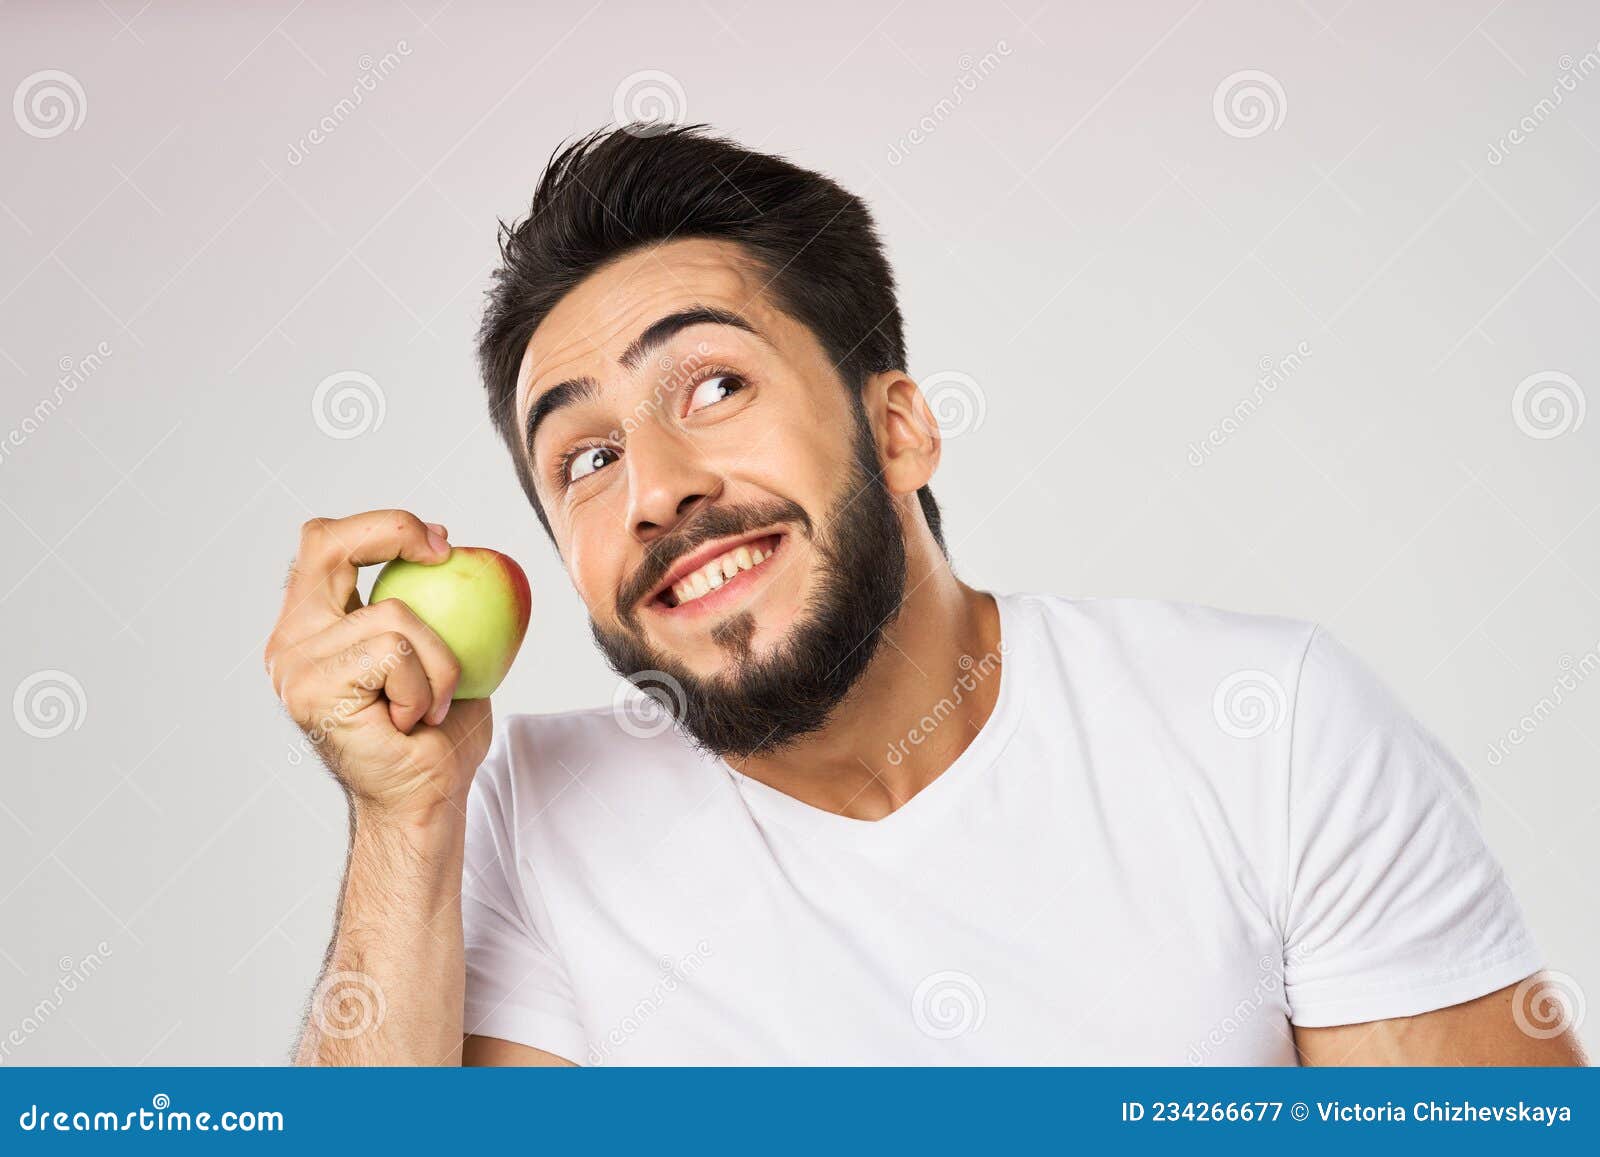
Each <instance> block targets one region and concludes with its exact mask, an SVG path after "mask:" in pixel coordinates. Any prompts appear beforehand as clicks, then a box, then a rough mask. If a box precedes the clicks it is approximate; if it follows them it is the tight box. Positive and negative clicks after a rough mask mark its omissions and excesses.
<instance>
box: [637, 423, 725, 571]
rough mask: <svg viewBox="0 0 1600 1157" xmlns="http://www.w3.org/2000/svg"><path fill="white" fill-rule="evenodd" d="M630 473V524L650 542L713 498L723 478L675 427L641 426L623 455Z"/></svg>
mask: <svg viewBox="0 0 1600 1157" xmlns="http://www.w3.org/2000/svg"><path fill="white" fill-rule="evenodd" d="M622 461H623V465H624V466H625V467H626V469H627V471H628V528H629V531H630V533H631V534H632V535H633V536H634V537H635V538H636V539H638V540H639V541H640V542H642V543H644V544H646V545H649V544H650V543H652V542H654V541H655V540H656V539H658V538H660V537H662V536H663V535H666V534H670V533H671V532H672V529H673V528H674V527H675V526H677V525H678V524H679V523H680V522H682V521H683V520H684V519H685V518H686V517H688V516H689V515H690V514H691V513H692V512H693V511H694V510H695V509H696V508H697V507H698V506H700V505H701V504H702V503H704V502H707V501H710V500H712V499H714V498H716V497H717V495H718V493H719V491H720V490H721V488H722V477H721V475H720V474H718V473H717V471H716V470H715V469H713V468H712V465H711V463H710V462H709V461H707V459H706V458H705V456H704V455H703V454H702V453H700V452H699V451H698V449H697V448H696V447H694V446H692V445H690V444H689V442H688V441H687V440H685V439H683V438H680V437H678V436H677V435H676V434H675V433H674V432H673V431H670V430H664V429H660V428H654V429H647V428H641V429H639V430H637V431H635V432H634V434H633V436H632V437H630V438H629V439H628V450H627V453H626V454H624V455H623V458H622Z"/></svg>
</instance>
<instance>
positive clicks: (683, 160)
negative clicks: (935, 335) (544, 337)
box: [478, 124, 944, 550]
mask: <svg viewBox="0 0 1600 1157" xmlns="http://www.w3.org/2000/svg"><path fill="white" fill-rule="evenodd" d="M689 237H704V238H712V239H716V240H722V241H731V242H737V243H738V244H739V245H740V246H742V247H743V248H744V250H745V251H746V252H747V254H748V256H749V257H750V259H751V260H752V261H753V262H754V264H755V265H756V267H757V268H758V269H759V270H760V271H761V272H762V273H763V274H764V275H765V277H766V278H768V279H769V281H768V285H767V289H768V290H769V291H770V292H771V293H772V295H773V298H774V300H775V302H776V303H777V305H778V307H779V308H780V309H782V310H783V311H784V312H785V313H788V314H789V315H790V316H792V317H794V318H795V319H796V320H798V321H799V322H801V323H802V324H804V325H805V326H806V327H807V328H809V329H810V330H811V331H812V332H813V333H814V334H815V335H816V337H817V339H818V341H820V342H821V344H822V347H823V349H824V350H825V351H826V352H827V354H828V356H829V357H830V358H831V359H832V360H833V363H834V365H835V366H836V367H837V368H838V370H839V373H840V376H841V377H842V378H843V379H844V383H845V386H846V387H847V388H848V389H849V390H850V392H851V397H852V398H853V399H854V401H855V404H856V408H857V418H858V420H861V421H865V409H864V407H862V405H861V388H862V387H863V386H864V385H865V384H866V381H867V378H868V377H869V376H870V375H872V374H875V373H880V372H883V371H885V370H903V369H905V366H906V347H905V336H904V332H903V329H902V325H901V321H900V306H899V304H898V303H897V302H896V300H895V293H894V274H893V273H892V272H891V271H890V268H889V262H888V260H887V259H886V258H885V257H884V253H883V246H882V243H881V242H880V241H879V240H878V235H877V232H876V230H875V229H874V228H873V224H872V215H871V214H870V213H869V212H868V211H867V207H866V205H865V204H864V203H863V202H862V201H861V199H860V198H859V197H857V196H855V195H853V194H851V193H848V192H846V191H845V190H844V189H842V188H840V187H839V186H838V185H837V184H835V183H834V182H833V181H831V180H829V179H828V178H827V177H824V176H822V175H821V174H820V173H814V172H811V171H809V170H807V169H802V168H799V167H798V166H796V165H793V164H791V163H789V162H788V161H786V160H784V159H783V158H782V157H778V156H772V155H769V154H766V153H758V152H753V151H751V150H749V149H745V148H742V147H740V146H739V145H737V144H735V143H734V142H732V141H729V140H726V139H724V138H722V137H718V136H715V135H713V134H712V133H711V132H710V131H709V130H708V129H707V126H705V125H686V126H681V127H670V128H665V129H663V128H662V127H661V126H659V125H653V124H633V125H626V126H623V127H621V128H615V129H602V130H600V131H598V132H594V133H591V134H589V135H588V136H585V137H582V138H580V139H578V140H577V141H574V142H572V143H570V144H568V145H566V146H565V147H563V148H561V149H559V150H558V151H557V152H556V153H555V154H554V155H553V156H552V157H551V159H550V163H549V165H548V166H546V168H545V171H544V175H543V177H541V178H540V181H539V187H538V189H537V190H536V191H535V192H534V194H533V204H532V206H531V207H530V209H529V210H528V216H527V217H526V218H525V219H523V220H522V221H521V222H520V223H518V224H517V225H515V226H508V225H507V224H506V223H505V222H504V221H502V222H501V223H500V235H499V243H500V260H501V265H500V268H499V269H497V270H495V272H494V275H493V279H492V284H491V286H490V289H489V292H488V299H489V302H488V306H487V308H486V309H485V310H484V315H483V325H482V327H481V328H480V329H479V331H478V364H479V368H480V370H481V372H482V374H483V381H484V385H485V386H486V387H487V389H488V391H489V413H490V416H491V417H492V418H493V419H494V424H495V427H496V428H497V429H498V430H499V431H500V437H501V438H502V439H504V441H505V443H506V445H507V447H508V448H509V449H510V450H511V458H512V461H513V462H514V463H515V464H516V468H517V477H518V479H519V480H520V481H521V483H522V488H523V490H524V491H525V492H526V493H527V495H528V500H529V501H530V502H532V503H533V508H534V510H535V511H537V512H538V515H539V521H540V522H541V523H543V524H544V528H545V532H546V533H550V520H549V519H548V518H547V517H546V516H545V512H544V508H543V507H542V506H541V505H540V503H539V498H538V495H537V493H536V492H535V490H534V483H533V477H532V474H531V473H530V471H529V469H528V465H527V462H526V461H525V451H524V450H523V447H522V433H521V431H520V430H518V429H517V421H516V391H517V370H518V368H519V367H520V365H521V363H522V355H523V352H524V350H525V349H526V348H527V344H528V341H529V339H531V338H532V336H533V332H534V330H535V329H537V328H538V326H539V323H540V322H541V321H543V320H544V319H545V317H546V316H547V315H548V314H549V313H550V311H551V310H552V309H554V308H555V306H556V303H557V302H559V301H560V300H561V299H562V298H563V297H564V296H566V294H567V293H569V292H570V291H571V290H572V289H573V288H574V287H575V286H576V285H577V284H578V283H579V282H580V281H582V280H583V279H584V278H585V277H587V276H588V275H589V274H591V273H593V272H595V271H596V270H597V269H600V268H601V267H602V266H604V265H606V264H608V263H610V262H612V261H614V260H616V259H618V258H620V257H622V256H624V255H626V254H628V253H630V252H632V251H633V250H636V249H639V248H641V247H643V246H645V245H650V244H659V243H662V242H666V241H669V240H676V239H682V238H689ZM917 498H918V500H919V501H920V503H921V504H922V511H923V515H924V516H925V517H926V518H927V520H928V527H929V529H931V530H932V531H933V537H934V539H935V541H937V542H938V543H939V547H940V549H941V550H943V549H944V536H943V532H942V530H941V525H940V518H939V506H938V504H937V503H936V502H935V501H934V499H933V494H932V493H931V492H930V491H929V489H928V488H927V487H926V486H924V487H922V488H921V489H920V490H918V491H917Z"/></svg>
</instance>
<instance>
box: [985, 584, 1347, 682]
mask: <svg viewBox="0 0 1600 1157" xmlns="http://www.w3.org/2000/svg"><path fill="white" fill-rule="evenodd" d="M999 597H1000V598H1002V599H1004V600H1006V601H1007V603H1009V606H1010V609H1011V611H1012V615H1013V618H1014V620H1015V621H1016V622H1018V623H1019V624H1021V627H1022V633H1023V634H1024V635H1025V636H1027V637H1029V638H1037V639H1040V640H1042V641H1043V642H1045V644H1046V649H1047V650H1048V651H1050V652H1054V653H1056V654H1058V655H1060V656H1061V657H1062V658H1063V660H1065V661H1066V662H1067V663H1068V664H1069V665H1071V666H1076V667H1079V668H1081V667H1082V666H1083V665H1084V664H1086V663H1090V662H1093V663H1096V664H1099V665H1103V666H1110V667H1115V668H1117V669H1118V670H1120V671H1121V672H1122V673H1123V674H1125V675H1126V676H1128V677H1130V678H1134V679H1135V681H1136V682H1140V683H1143V682H1146V681H1148V680H1154V681H1157V682H1161V683H1171V682H1174V681H1176V682H1180V683H1184V684H1187V683H1188V682H1189V681H1190V680H1193V679H1195V678H1201V679H1202V681H1203V680H1204V679H1206V678H1212V679H1213V681H1215V680H1220V679H1222V678H1225V677H1227V676H1229V675H1231V674H1233V673H1236V672H1242V671H1252V670H1255V671H1263V672H1268V673H1270V674H1272V675H1273V676H1274V678H1277V679H1279V680H1288V682H1287V683H1285V687H1286V689H1288V688H1290V687H1292V684H1293V683H1294V681H1295V680H1296V678H1297V674H1298V671H1299V669H1300V667H1301V664H1302V663H1303V662H1304V660H1305V656H1306V653H1307V651H1308V650H1309V649H1310V647H1311V645H1312V641H1313V639H1317V638H1320V637H1322V636H1323V635H1324V634H1325V632H1323V631H1322V630H1321V628H1319V627H1318V625H1317V624H1316V623H1313V622H1309V621H1307V620H1305V619H1298V618H1290V617H1287V616H1282V615H1270V614H1248V613H1244V612H1239V611H1231V610H1224V609H1222V608H1219V607H1211V606H1204V605H1201V604H1197V603H1183V602H1169V601H1165V600H1161V599H1140V598H1087V599H1079V598H1068V597H1065V596H1062V595H1052V594H1032V593H1030V594H1010V595H1002V596H999Z"/></svg>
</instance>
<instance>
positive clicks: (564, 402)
mask: <svg viewBox="0 0 1600 1157" xmlns="http://www.w3.org/2000/svg"><path fill="white" fill-rule="evenodd" d="M692 325H726V326H731V327H733V328H734V329H739V330H743V331H744V332H745V333H748V334H750V335H751V336H753V337H756V338H759V339H760V340H761V341H763V342H765V343H766V344H767V345H772V342H771V341H769V340H768V338H767V336H766V335H765V334H763V333H762V332H761V331H760V330H759V329H757V328H756V327H755V326H754V325H752V324H751V323H750V322H749V321H748V320H746V319H745V318H744V317H742V316H741V315H739V314H737V313H734V312H733V311H732V310H729V309H719V308H717V307H716V306H711V305H692V306H689V307H688V308H686V309H680V310H678V311H677V312H675V313H669V314H667V315H666V316H665V317H662V318H659V319H657V320H656V321H653V322H651V323H650V325H649V326H647V327H646V328H645V331H644V332H643V333H641V334H640V335H639V336H638V337H636V338H634V339H633V341H631V342H629V343H628V348H627V349H625V350H623V351H622V356H621V357H619V358H618V359H617V364H619V365H620V366H622V368H623V369H626V370H630V371H631V370H635V369H637V368H638V367H639V363H641V362H642V361H644V359H645V358H647V357H649V356H650V354H652V353H654V352H655V351H656V350H658V349H660V348H661V347H662V346H664V345H666V344H667V342H669V341H671V340H672V338H673V337H674V336H675V335H676V334H677V333H678V331H679V330H683V329H688V328H689V327H690V326H692ZM599 392H600V383H599V382H597V381H595V380H594V379H593V378H591V377H587V376H586V377H581V378H569V379H568V380H567V381H564V382H562V383H561V384H560V385H557V386H552V387H551V388H550V389H548V390H546V391H545V392H544V393H542V394H540V395H539V398H538V400H537V401H536V402H534V404H533V405H532V406H531V407H530V408H529V410H528V421H527V423H526V427H525V432H524V434H523V442H524V445H525V446H526V448H527V452H528V461H529V462H530V463H532V464H533V466H534V469H535V470H536V471H537V468H538V463H537V461H536V460H535V458H534V454H533V439H534V435H535V434H537V433H538V432H539V425H540V423H542V422H543V421H544V420H545V419H546V418H548V417H549V416H550V415H551V414H553V413H555V412H556V411H557V410H560V409H564V408H565V407H567V406H573V405H576V404H577V403H579V402H584V401H588V400H590V399H592V398H594V397H595V396H596V395H598V394H599Z"/></svg>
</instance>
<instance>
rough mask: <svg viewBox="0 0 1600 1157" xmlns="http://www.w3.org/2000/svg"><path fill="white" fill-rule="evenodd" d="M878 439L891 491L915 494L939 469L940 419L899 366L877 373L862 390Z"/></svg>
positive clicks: (885, 481) (881, 460)
mask: <svg viewBox="0 0 1600 1157" xmlns="http://www.w3.org/2000/svg"><path fill="white" fill-rule="evenodd" d="M862 395H863V397H862V401H863V402H864V403H865V404H866V407H867V413H868V414H870V415H871V416H872V420H873V428H874V430H875V431H876V434H877V439H878V460H879V461H880V462H881V463H882V464H883V482H884V485H885V486H887V487H888V488H889V492H890V493H891V494H914V493H916V492H917V491H918V490H920V489H921V488H922V487H924V486H926V485H927V484H928V481H929V479H931V478H932V477H933V475H934V471H936V470H938V469H939V452H940V448H941V442H940V438H939V423H938V422H937V421H935V420H934V416H933V411H932V410H930V409H929V408H928V402H927V399H925V398H924V397H923V396H922V390H921V389H920V388H919V387H918V386H917V383H916V382H914V381H912V380H911V379H910V378H908V377H907V376H906V375H905V374H904V373H901V372H900V371H899V370H888V371H885V372H884V373H880V374H874V375H872V377H871V378H869V379H868V380H867V385H866V388H865V389H864V390H863V391H862Z"/></svg>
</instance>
